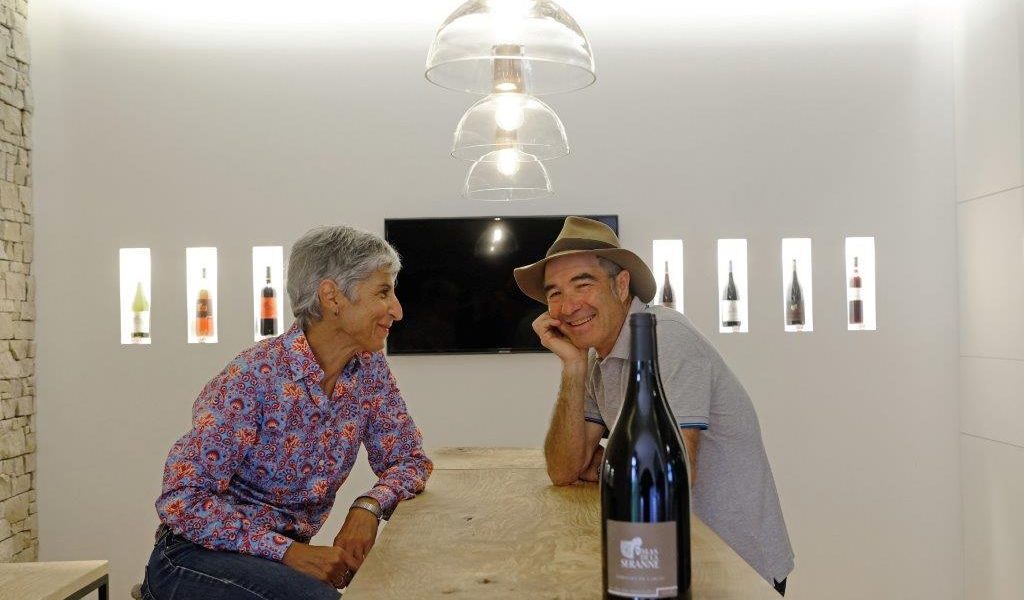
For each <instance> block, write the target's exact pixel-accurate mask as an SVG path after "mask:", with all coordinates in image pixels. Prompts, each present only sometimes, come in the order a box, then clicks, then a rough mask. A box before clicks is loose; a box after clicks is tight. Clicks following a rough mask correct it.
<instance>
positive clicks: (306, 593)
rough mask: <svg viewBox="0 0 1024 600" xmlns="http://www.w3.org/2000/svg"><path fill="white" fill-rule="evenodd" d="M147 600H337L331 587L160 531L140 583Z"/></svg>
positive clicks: (284, 568)
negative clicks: (143, 578) (208, 548)
mask: <svg viewBox="0 0 1024 600" xmlns="http://www.w3.org/2000/svg"><path fill="white" fill-rule="evenodd" d="M142 597H143V598H145V599H146V600H197V599H199V598H202V599H203V600H293V599H302V600H306V599H309V600H338V598H340V597H341V594H340V593H339V592H338V590H336V589H334V588H333V587H331V586H329V585H327V584H325V583H323V582H321V581H319V580H317V579H314V578H313V577H310V576H309V575H306V574H305V573H300V572H298V571H296V570H295V569H292V568H291V567H289V566H286V565H284V564H283V563H279V562H276V561H273V560H267V559H265V558H260V557H258V556H250V555H248V554H238V553H237V552H218V551H214V550H207V549H206V548H203V547H202V546H198V545H196V544H193V543H192V542H190V541H188V540H186V539H185V538H183V537H181V536H178V535H174V534H173V533H171V531H170V530H169V529H167V528H166V527H161V528H160V531H159V534H158V535H157V540H156V544H155V545H154V546H153V553H152V554H151V555H150V557H149V564H148V565H146V579H145V581H143V582H142Z"/></svg>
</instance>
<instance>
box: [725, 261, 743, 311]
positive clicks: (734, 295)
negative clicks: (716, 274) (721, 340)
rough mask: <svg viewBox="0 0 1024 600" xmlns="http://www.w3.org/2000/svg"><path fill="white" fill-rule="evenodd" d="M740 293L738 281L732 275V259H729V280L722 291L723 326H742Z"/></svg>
mask: <svg viewBox="0 0 1024 600" xmlns="http://www.w3.org/2000/svg"><path fill="white" fill-rule="evenodd" d="M739 300H740V295H739V293H738V292H737V291H736V281H735V280H734V279H733V277H732V261H731V260H730V261H729V281H728V283H726V284H725V290H724V291H723V292H722V326H723V327H739V326H740V302H739Z"/></svg>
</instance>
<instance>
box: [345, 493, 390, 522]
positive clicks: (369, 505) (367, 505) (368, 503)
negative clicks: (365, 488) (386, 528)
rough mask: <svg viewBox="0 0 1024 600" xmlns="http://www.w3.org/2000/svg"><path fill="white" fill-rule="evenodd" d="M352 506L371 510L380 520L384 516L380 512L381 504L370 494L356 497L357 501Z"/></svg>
mask: <svg viewBox="0 0 1024 600" xmlns="http://www.w3.org/2000/svg"><path fill="white" fill-rule="evenodd" d="M352 508H361V509H363V510H366V511H369V512H370V514H372V515H373V516H375V517H377V521H378V522H380V520H381V517H383V515H382V514H381V512H380V505H379V504H377V502H376V501H374V500H373V499H372V498H370V497H369V496H360V497H358V498H356V501H355V502H353V503H352Z"/></svg>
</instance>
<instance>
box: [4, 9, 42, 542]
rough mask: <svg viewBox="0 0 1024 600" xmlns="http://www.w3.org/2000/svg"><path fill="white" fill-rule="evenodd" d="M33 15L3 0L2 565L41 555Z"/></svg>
mask: <svg viewBox="0 0 1024 600" xmlns="http://www.w3.org/2000/svg"><path fill="white" fill-rule="evenodd" d="M27 17H28V3H27V1H26V0H0V562H9V561H31V560H36V558H37V556H38V553H39V526H38V522H37V515H36V492H35V489H36V481H35V473H36V433H35V422H36V420H35V412H36V411H35V354H36V352H35V351H36V348H35V346H36V344H35V284H34V281H33V276H32V242H33V231H32V176H31V174H30V165H31V158H30V157H31V151H32V142H31V137H32V92H31V89H30V88H29V70H28V65H29V49H28V29H27V26H26V19H27Z"/></svg>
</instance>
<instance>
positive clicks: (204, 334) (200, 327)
mask: <svg viewBox="0 0 1024 600" xmlns="http://www.w3.org/2000/svg"><path fill="white" fill-rule="evenodd" d="M212 335H213V303H212V302H211V301H210V289H209V287H208V286H207V283H206V267H203V270H202V275H201V279H200V281H199V293H198V294H197V295H196V337H197V338H199V341H200V342H205V341H206V338H208V337H211V336H212Z"/></svg>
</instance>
